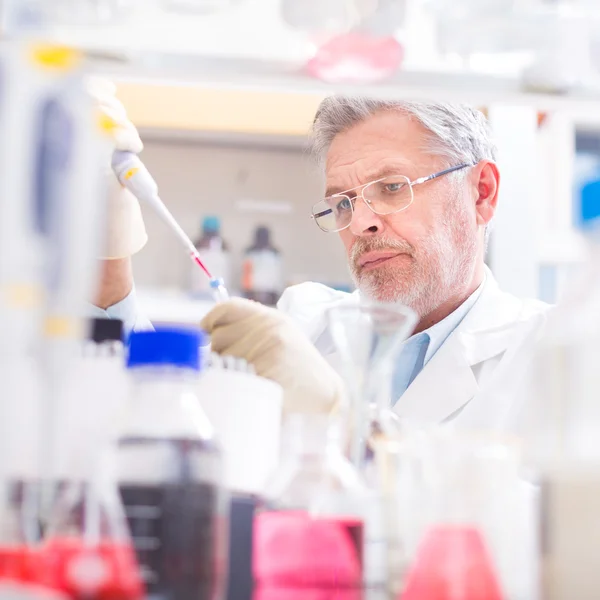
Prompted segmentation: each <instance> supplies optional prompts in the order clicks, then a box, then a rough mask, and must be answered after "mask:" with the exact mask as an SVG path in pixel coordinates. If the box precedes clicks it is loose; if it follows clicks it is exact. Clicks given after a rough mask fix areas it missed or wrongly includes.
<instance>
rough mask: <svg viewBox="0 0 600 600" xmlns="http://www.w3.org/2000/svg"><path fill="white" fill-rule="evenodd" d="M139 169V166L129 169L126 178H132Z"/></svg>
mask: <svg viewBox="0 0 600 600" xmlns="http://www.w3.org/2000/svg"><path fill="white" fill-rule="evenodd" d="M139 170H140V169H139V167H133V168H132V169H129V171H127V173H125V175H124V177H125V179H131V178H132V177H133V176H134V175H135V174H136V173H137V172H138V171H139Z"/></svg>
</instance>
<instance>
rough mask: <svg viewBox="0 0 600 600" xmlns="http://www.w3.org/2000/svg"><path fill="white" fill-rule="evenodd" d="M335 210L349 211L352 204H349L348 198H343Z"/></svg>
mask: <svg viewBox="0 0 600 600" xmlns="http://www.w3.org/2000/svg"><path fill="white" fill-rule="evenodd" d="M336 208H337V210H350V209H351V208H352V203H351V202H350V198H343V199H342V200H340V201H339V202H338V203H337V205H336Z"/></svg>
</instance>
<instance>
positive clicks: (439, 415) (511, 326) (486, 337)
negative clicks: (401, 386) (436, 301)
mask: <svg viewBox="0 0 600 600" xmlns="http://www.w3.org/2000/svg"><path fill="white" fill-rule="evenodd" d="M522 313H523V302H522V301H520V300H519V299H517V298H515V297H514V296H511V295H510V294H506V293H504V292H502V291H500V289H499V287H498V284H497V282H496V280H495V279H494V277H493V275H492V273H491V272H490V271H489V270H487V272H486V281H485V283H484V287H483V290H482V292H481V296H480V297H479V299H478V300H477V302H476V303H475V305H474V306H473V308H472V309H471V310H470V311H469V313H468V314H467V315H466V316H465V318H464V319H463V321H462V323H461V324H460V325H459V326H458V327H457V328H456V329H455V330H454V331H453V332H452V334H450V336H449V337H448V339H447V340H446V341H445V343H444V344H443V345H442V347H441V348H440V349H439V350H438V351H437V352H436V354H435V355H434V356H433V358H432V359H431V360H430V361H429V363H428V364H427V365H426V366H425V367H424V368H423V370H422V371H421V373H419V375H418V376H417V377H416V378H415V380H414V381H413V382H412V384H411V385H410V386H409V388H408V389H407V390H406V392H405V393H404V394H403V395H402V397H401V398H400V399H399V400H398V402H396V404H395V406H394V409H393V410H394V412H395V413H396V414H398V415H399V416H400V417H402V418H406V419H409V420H411V421H415V422H417V423H418V422H442V421H444V420H447V419H450V418H452V416H453V415H454V414H457V413H458V412H460V411H461V410H462V408H463V407H464V406H465V405H466V404H467V403H468V402H469V401H470V400H471V399H472V398H473V397H474V396H475V394H476V393H477V392H478V391H479V385H478V383H477V378H476V376H475V373H474V370H473V367H474V366H475V365H477V364H479V363H482V362H484V361H486V360H489V359H491V358H493V357H495V356H498V355H500V354H502V353H503V352H504V351H505V350H506V348H507V347H508V345H509V344H510V342H511V339H512V338H513V336H514V334H515V328H516V327H517V325H518V324H519V322H520V321H521V320H522V318H525V315H523V314H522Z"/></svg>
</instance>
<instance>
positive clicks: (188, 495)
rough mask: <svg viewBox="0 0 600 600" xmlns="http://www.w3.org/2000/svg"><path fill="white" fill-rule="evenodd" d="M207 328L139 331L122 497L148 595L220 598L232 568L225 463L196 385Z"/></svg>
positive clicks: (121, 457)
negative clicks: (228, 569)
mask: <svg viewBox="0 0 600 600" xmlns="http://www.w3.org/2000/svg"><path fill="white" fill-rule="evenodd" d="M204 337H205V336H204V334H203V333H202V332H201V331H200V330H197V329H191V328H190V329H185V328H167V327H163V328H157V329H156V331H144V332H134V333H133V334H132V336H131V340H130V351H129V360H128V367H129V371H130V373H131V376H132V378H133V393H132V397H131V404H130V410H129V416H128V418H127V419H126V422H125V424H124V425H123V427H122V429H121V430H120V432H119V442H118V466H117V470H118V479H119V489H120V492H121V498H122V500H123V504H124V506H125V512H126V515H127V520H128V523H129V528H130V531H131V536H132V539H133V543H134V546H135V550H136V553H137V557H138V562H139V563H140V567H141V573H142V578H143V580H144V583H145V585H146V589H147V594H148V597H149V598H156V599H161V600H163V599H165V600H218V599H219V598H221V597H222V594H223V586H224V581H225V571H226V567H225V565H226V561H227V552H226V545H227V543H226V540H227V526H226V525H227V510H228V505H227V501H226V497H225V494H224V491H223V488H222V486H221V478H222V476H223V462H222V460H221V452H220V450H219V448H218V446H217V444H216V442H215V437H214V434H213V428H212V426H211V424H210V422H209V420H208V418H207V417H206V415H205V413H204V411H203V410H202V407H201V405H200V401H199V400H198V398H197V396H196V395H195V392H194V389H195V386H196V381H197V378H198V373H199V371H200V354H199V349H200V346H201V345H204V344H205V340H204Z"/></svg>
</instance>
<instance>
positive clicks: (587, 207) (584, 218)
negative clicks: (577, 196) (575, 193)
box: [579, 180, 600, 230]
mask: <svg viewBox="0 0 600 600" xmlns="http://www.w3.org/2000/svg"><path fill="white" fill-rule="evenodd" d="M579 219H580V225H581V228H582V229H584V230H592V229H597V228H598V227H600V180H598V181H590V182H589V183H586V184H585V185H584V186H583V188H582V189H581V201H580V208H579Z"/></svg>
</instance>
